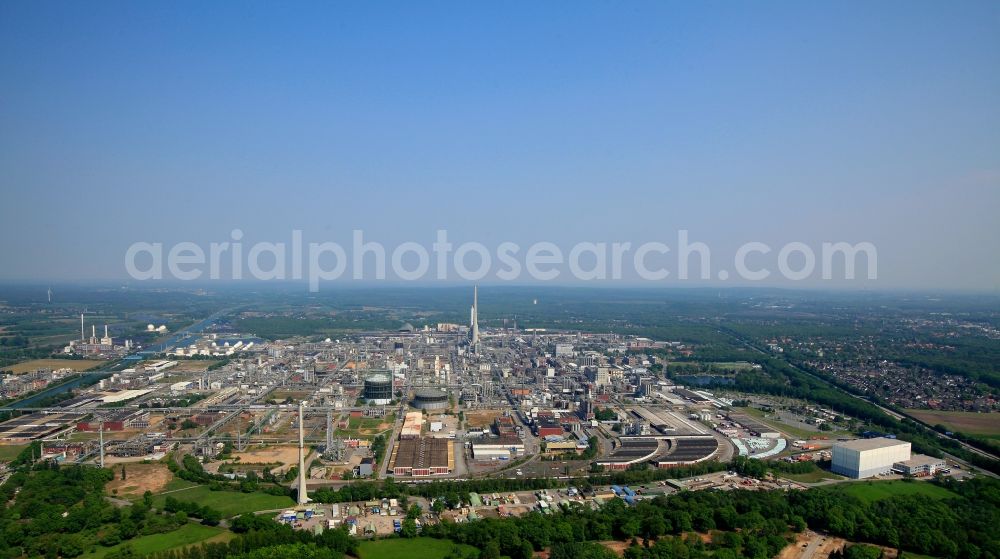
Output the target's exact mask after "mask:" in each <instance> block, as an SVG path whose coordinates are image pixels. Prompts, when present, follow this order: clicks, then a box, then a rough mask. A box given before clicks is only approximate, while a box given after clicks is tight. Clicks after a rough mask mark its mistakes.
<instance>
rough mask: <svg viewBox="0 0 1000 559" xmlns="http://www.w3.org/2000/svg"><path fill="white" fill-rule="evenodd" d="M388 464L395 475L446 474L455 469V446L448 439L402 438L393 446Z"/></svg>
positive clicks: (421, 475)
mask: <svg viewBox="0 0 1000 559" xmlns="http://www.w3.org/2000/svg"><path fill="white" fill-rule="evenodd" d="M389 464H390V466H389V469H391V470H392V473H393V475H396V476H413V477H423V476H436V475H448V474H450V473H451V472H453V471H454V470H455V447H454V445H453V444H452V441H450V440H448V439H436V438H431V437H420V438H415V439H403V440H400V441H399V443H398V444H396V446H395V448H393V451H392V457H391V458H390V459H389Z"/></svg>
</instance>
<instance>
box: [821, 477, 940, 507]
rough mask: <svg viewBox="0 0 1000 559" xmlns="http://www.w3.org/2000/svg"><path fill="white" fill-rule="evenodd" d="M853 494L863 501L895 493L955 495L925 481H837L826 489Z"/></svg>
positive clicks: (936, 497)
mask: <svg viewBox="0 0 1000 559" xmlns="http://www.w3.org/2000/svg"><path fill="white" fill-rule="evenodd" d="M827 490H828V491H839V492H841V493H847V494H849V495H854V496H855V497H857V498H859V499H861V500H862V501H865V502H869V503H871V502H873V501H878V500H881V499H886V498H889V497H893V496H895V495H922V496H925V497H928V498H931V499H948V498H951V497H955V496H956V495H955V494H954V493H952V492H951V491H948V490H947V489H945V488H943V487H939V486H937V485H934V484H933V483H930V482H927V481H900V480H892V481H860V482H846V483H838V484H837V485H833V486H831V487H829V488H828V489H827Z"/></svg>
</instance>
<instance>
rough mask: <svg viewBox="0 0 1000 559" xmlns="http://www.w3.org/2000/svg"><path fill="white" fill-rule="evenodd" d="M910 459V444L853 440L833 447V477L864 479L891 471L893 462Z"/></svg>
mask: <svg viewBox="0 0 1000 559" xmlns="http://www.w3.org/2000/svg"><path fill="white" fill-rule="evenodd" d="M909 459H910V443H908V442H906V441H900V440H897V439H887V438H885V437H878V438H875V439H857V440H853V441H847V442H843V443H839V444H835V445H833V464H832V466H831V467H830V469H831V470H832V471H833V472H834V473H838V474H841V475H845V476H848V477H852V478H854V479H862V478H868V477H872V476H877V475H881V474H886V473H889V472H891V471H892V467H893V465H894V464H896V463H897V462H906V461H907V460H909Z"/></svg>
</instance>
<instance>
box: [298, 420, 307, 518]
mask: <svg viewBox="0 0 1000 559" xmlns="http://www.w3.org/2000/svg"><path fill="white" fill-rule="evenodd" d="M305 420H306V414H305V402H299V504H300V505H304V504H306V503H308V502H309V495H308V494H307V493H306V450H305V448H306V445H305Z"/></svg>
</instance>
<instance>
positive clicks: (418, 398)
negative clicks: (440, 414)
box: [410, 388, 448, 410]
mask: <svg viewBox="0 0 1000 559" xmlns="http://www.w3.org/2000/svg"><path fill="white" fill-rule="evenodd" d="M410 404H411V405H413V407H415V408H417V409H418V410H443V409H447V407H448V393H447V392H443V391H441V390H437V389H434V388H423V389H420V390H417V391H416V392H415V393H414V394H413V401H411V402H410Z"/></svg>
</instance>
